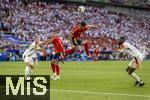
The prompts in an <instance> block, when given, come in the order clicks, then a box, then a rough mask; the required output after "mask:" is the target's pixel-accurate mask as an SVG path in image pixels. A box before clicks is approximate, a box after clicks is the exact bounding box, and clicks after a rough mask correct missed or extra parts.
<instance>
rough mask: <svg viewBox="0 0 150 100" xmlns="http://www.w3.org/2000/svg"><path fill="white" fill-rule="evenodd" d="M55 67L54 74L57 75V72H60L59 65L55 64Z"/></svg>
mask: <svg viewBox="0 0 150 100" xmlns="http://www.w3.org/2000/svg"><path fill="white" fill-rule="evenodd" d="M55 67H56V74H57V75H58V76H59V74H60V68H59V65H55Z"/></svg>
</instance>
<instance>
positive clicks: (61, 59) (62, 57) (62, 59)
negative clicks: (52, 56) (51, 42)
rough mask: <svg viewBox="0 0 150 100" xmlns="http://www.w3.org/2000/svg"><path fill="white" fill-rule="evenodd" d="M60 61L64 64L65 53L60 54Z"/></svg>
mask: <svg viewBox="0 0 150 100" xmlns="http://www.w3.org/2000/svg"><path fill="white" fill-rule="evenodd" d="M60 61H61V62H62V63H63V64H64V56H63V55H61V56H60Z"/></svg>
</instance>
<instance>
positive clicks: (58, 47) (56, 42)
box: [51, 36, 64, 53]
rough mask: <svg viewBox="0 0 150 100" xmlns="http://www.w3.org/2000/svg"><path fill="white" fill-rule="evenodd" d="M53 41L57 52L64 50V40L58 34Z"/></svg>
mask: <svg viewBox="0 0 150 100" xmlns="http://www.w3.org/2000/svg"><path fill="white" fill-rule="evenodd" d="M51 43H52V44H53V46H54V48H55V51H56V52H57V53H60V52H64V48H63V44H62V41H61V40H60V38H59V37H58V36H56V37H54V38H52V40H51Z"/></svg>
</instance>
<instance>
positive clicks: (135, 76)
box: [131, 73, 141, 82]
mask: <svg viewBox="0 0 150 100" xmlns="http://www.w3.org/2000/svg"><path fill="white" fill-rule="evenodd" d="M131 76H132V77H133V78H134V79H135V80H136V81H137V82H141V81H140V78H139V77H138V75H137V74H136V73H132V74H131Z"/></svg>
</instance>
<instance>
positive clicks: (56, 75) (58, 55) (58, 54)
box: [48, 33, 64, 80]
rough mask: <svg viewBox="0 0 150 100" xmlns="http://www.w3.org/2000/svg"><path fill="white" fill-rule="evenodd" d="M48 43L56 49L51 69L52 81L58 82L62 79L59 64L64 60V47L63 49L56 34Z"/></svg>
mask: <svg viewBox="0 0 150 100" xmlns="http://www.w3.org/2000/svg"><path fill="white" fill-rule="evenodd" d="M48 41H49V42H50V43H52V44H53V46H54V48H55V55H54V57H53V60H52V61H51V68H52V72H53V75H52V77H51V79H53V80H58V79H60V67H59V62H60V61H61V62H63V59H64V56H63V52H64V47H63V44H62V41H61V40H60V38H59V37H58V36H57V35H56V33H53V34H52V38H51V39H50V40H48Z"/></svg>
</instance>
